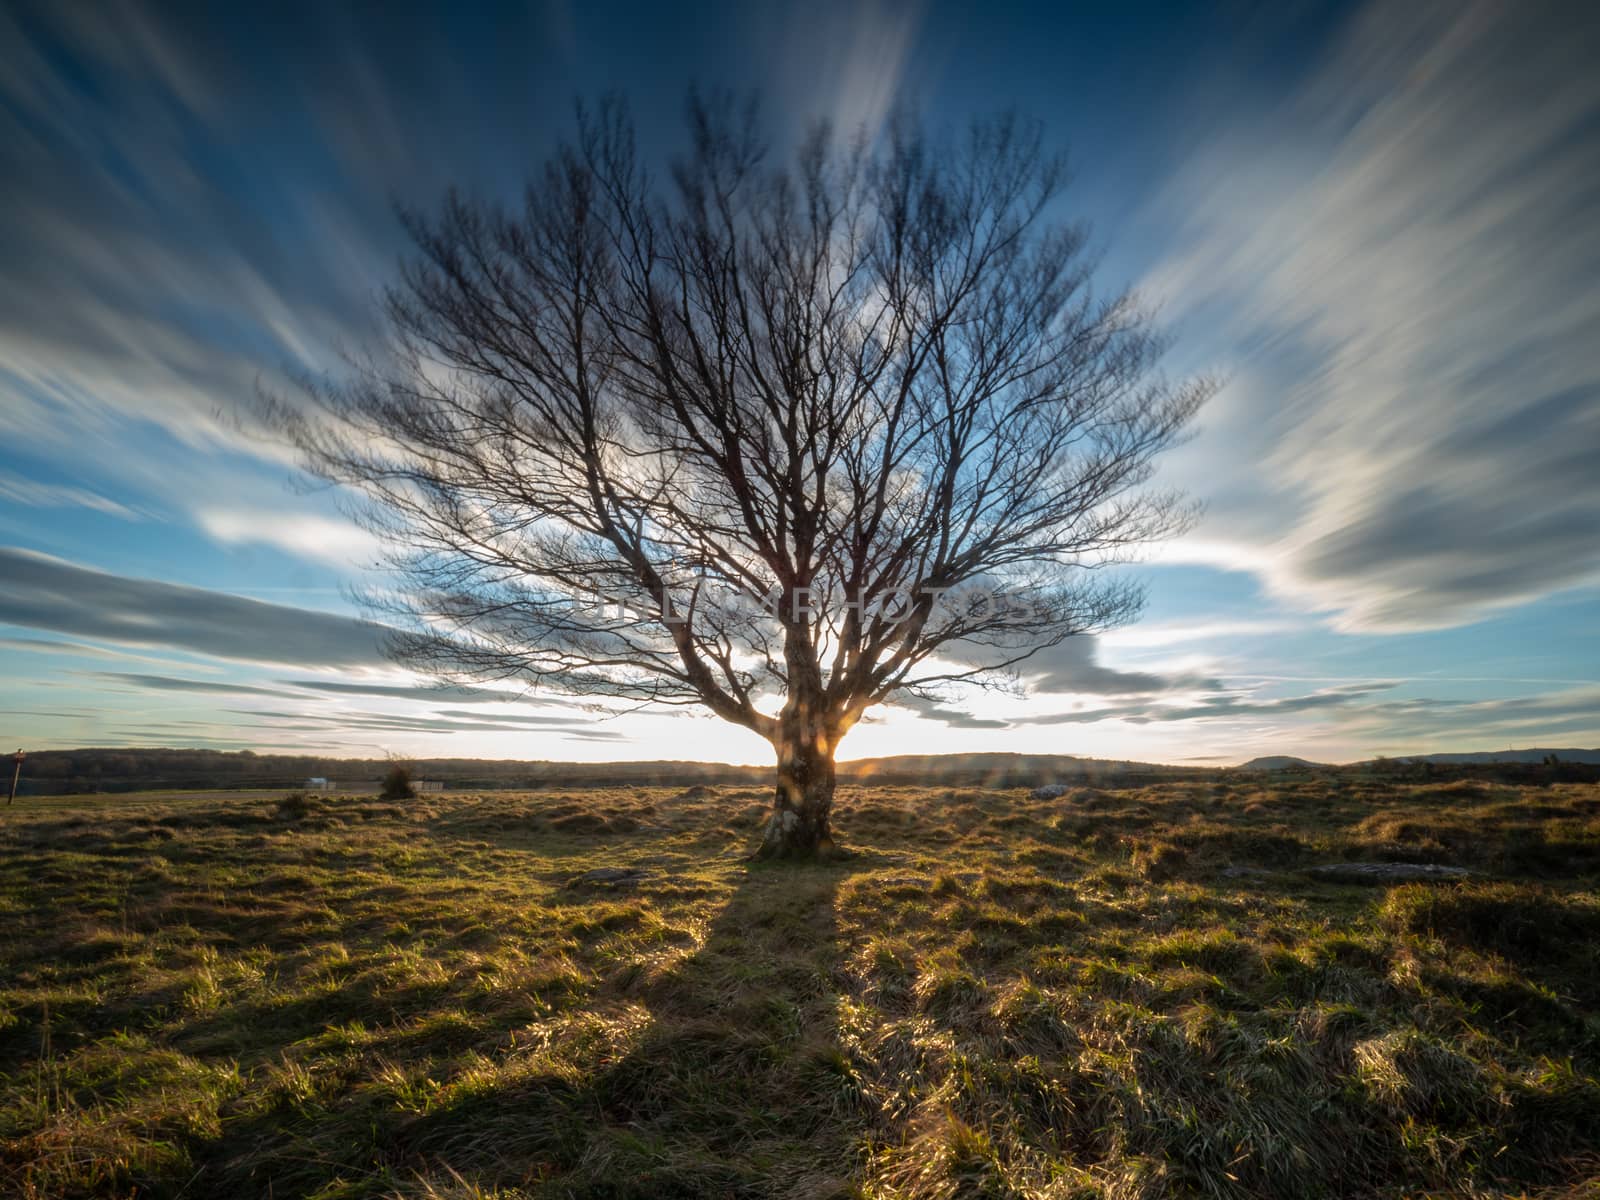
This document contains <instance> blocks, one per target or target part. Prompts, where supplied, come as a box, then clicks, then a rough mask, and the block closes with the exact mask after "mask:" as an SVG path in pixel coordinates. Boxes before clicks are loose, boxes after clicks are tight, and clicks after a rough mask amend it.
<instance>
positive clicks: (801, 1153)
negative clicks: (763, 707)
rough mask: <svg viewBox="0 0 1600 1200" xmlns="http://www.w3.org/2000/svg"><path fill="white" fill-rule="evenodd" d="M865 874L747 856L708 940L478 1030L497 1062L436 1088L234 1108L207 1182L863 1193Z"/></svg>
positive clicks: (572, 1191)
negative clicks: (857, 1088) (851, 978)
mask: <svg viewBox="0 0 1600 1200" xmlns="http://www.w3.org/2000/svg"><path fill="white" fill-rule="evenodd" d="M862 869H866V868H865V867H864V866H863V865H862V864H858V863H853V862H846V863H843V864H838V865H827V866H822V865H818V866H805V867H792V866H774V867H765V866H758V867H749V868H744V867H741V868H739V869H738V874H737V877H736V881H735V887H734V891H733V893H732V894H731V896H729V897H728V899H727V901H726V903H725V904H724V905H723V906H722V907H721V908H720V910H718V911H717V913H716V915H715V916H714V917H713V918H712V920H711V924H710V926H709V928H708V929H707V930H706V933H705V936H704V938H703V940H701V942H700V943H699V945H698V948H697V949H696V950H694V952H693V953H691V954H689V955H688V956H687V957H685V958H681V959H678V960H676V961H674V962H671V963H670V965H666V966H661V967H657V968H655V969H654V970H652V968H651V967H650V966H649V960H648V959H645V960H643V964H642V965H641V961H640V960H637V959H630V958H628V957H626V956H619V959H618V961H617V964H616V966H615V968H614V969H613V970H611V971H610V972H609V973H603V977H602V979H601V981H600V982H599V983H598V985H597V986H596V989H595V991H594V992H593V993H592V994H589V995H587V996H585V997H584V998H583V999H582V1001H581V1003H578V1004H575V1005H573V1006H570V1007H568V1008H567V1009H566V1010H565V1011H564V1012H563V1013H561V1014H558V1015H557V1016H556V1017H555V1018H553V1019H551V1020H550V1021H547V1022H543V1023H539V1027H537V1028H534V1027H528V1026H523V1027H521V1028H518V1027H515V1025H514V1022H512V1021H505V1022H504V1027H503V1028H498V1029H496V1028H490V1027H486V1026H485V1025H483V1024H481V1023H479V1024H477V1025H475V1027H474V1028H473V1029H472V1030H471V1031H470V1033H469V1040H470V1041H473V1042H475V1044H476V1045H477V1046H478V1047H479V1055H480V1056H481V1057H478V1058H477V1059H476V1063H475V1064H469V1065H467V1066H466V1069H465V1070H462V1071H460V1072H459V1073H458V1074H457V1075H456V1076H455V1077H454V1078H452V1079H451V1080H450V1086H449V1087H448V1088H447V1089H446V1091H444V1092H443V1093H442V1094H441V1095H440V1097H439V1099H438V1100H437V1101H436V1102H429V1103H422V1104H418V1105H415V1106H409V1111H408V1105H407V1103H406V1102H405V1098H404V1096H403V1094H402V1095H397V1094H396V1089H395V1088H393V1087H389V1088H382V1089H373V1088H371V1087H370V1085H365V1086H363V1085H361V1084H357V1085H356V1086H355V1087H354V1088H352V1089H351V1090H349V1091H345V1092H342V1093H340V1092H336V1093H333V1094H329V1095H326V1096H324V1097H323V1098H322V1099H321V1100H320V1102H319V1104H311V1105H303V1106H296V1109H295V1111H284V1110H283V1109H282V1108H274V1109H273V1110H272V1111H267V1112H262V1111H257V1112H255V1113H252V1114H251V1115H250V1116H248V1117H243V1116H240V1117H235V1118H234V1119H232V1120H229V1121H228V1122H227V1124H226V1126H225V1132H224V1134H223V1137H222V1138H221V1139H219V1140H218V1141H216V1142H214V1143H212V1144H211V1146H210V1147H209V1148H208V1150H207V1151H204V1152H202V1153H201V1154H200V1155H199V1156H197V1157H198V1158H199V1160H200V1162H201V1164H202V1175H201V1178H202V1179H203V1180H204V1181H205V1183H206V1185H207V1187H209V1188H210V1189H212V1192H214V1193H216V1194H224V1193H226V1194H234V1195H240V1196H243V1195H256V1194H262V1195H265V1194H267V1189H268V1188H269V1187H272V1188H274V1189H275V1190H276V1191H277V1193H278V1194H288V1192H290V1191H293V1192H295V1193H297V1194H298V1193H300V1192H302V1191H307V1192H309V1191H316V1190H317V1189H318V1188H319V1187H327V1186H329V1185H330V1184H332V1183H333V1181H335V1180H338V1179H340V1178H343V1179H344V1180H346V1181H359V1182H357V1183H355V1186H354V1188H353V1190H352V1191H351V1192H350V1194H359V1195H369V1194H383V1195H392V1194H396V1193H397V1192H398V1193H400V1194H406V1195H418V1196H463V1197H465V1196H475V1195H480V1194H485V1193H490V1192H492V1191H493V1189H500V1188H503V1189H521V1191H519V1192H518V1193H517V1194H525V1193H532V1194H534V1195H546V1194H548V1195H560V1196H563V1197H601V1196H604V1197H640V1198H643V1197H691V1196H692V1197H705V1196H763V1197H764V1196H777V1195H805V1196H807V1197H816V1198H825V1197H828V1196H830V1195H837V1196H845V1195H848V1194H849V1192H848V1186H847V1181H848V1179H849V1178H850V1176H851V1175H852V1173H853V1171H854V1170H855V1168H856V1166H857V1155H858V1150H859V1147H860V1146H861V1144H862V1143H863V1140H864V1135H865V1124H864V1122H863V1120H862V1119H861V1117H860V1115H859V1113H858V1110H857V1107H856V1097H855V1093H854V1091H853V1088H852V1085H851V1080H852V1078H853V1077H852V1075H851V1073H850V1071H849V1067H848V1063H847V1061H846V1060H845V1058H844V1056H843V1054H842V1053H841V1052H840V1050H839V1044H838V1035H837V1005H838V993H839V991H840V988H839V986H838V978H837V976H838V970H839V966H840V963H841V960H842V958H843V953H844V951H843V948H842V947H841V945H840V934H839V929H838V924H837V921H836V919H835V913H834V901H835V894H836V892H837V890H838V888H839V886H840V884H841V883H842V882H843V881H844V880H846V879H847V878H849V877H850V875H852V874H854V873H856V872H857V871H859V870H862ZM407 999H414V1000H416V1001H418V1002H420V1001H421V1000H422V998H421V997H408V998H407ZM308 1015H309V1014H306V1013H299V1014H297V1015H296V1021H295V1022H294V1023H297V1024H300V1025H301V1026H303V1025H304V1023H305V1018H306V1017H307V1016H308ZM340 1015H342V1014H340V1013H330V1014H329V1016H328V1019H335V1018H337V1017H338V1016H340ZM497 1015H498V1014H497ZM507 1015H509V1014H507ZM523 1019H524V1020H526V1018H525V1017H524V1018H523ZM491 1020H492V1018H491ZM491 1045H497V1046H498V1047H499V1049H498V1050H496V1051H494V1052H492V1053H489V1054H485V1053H484V1051H485V1050H486V1048H487V1047H488V1046H491ZM376 1049H377V1048H376V1047H373V1048H371V1049H369V1050H367V1051H366V1052H365V1053H366V1054H368V1055H370V1054H371V1053H372V1052H373V1051H374V1050H376ZM399 1050H400V1047H398V1046H389V1047H386V1048H385V1049H384V1050H383V1051H380V1052H379V1053H381V1054H383V1055H385V1056H387V1055H388V1054H392V1053H395V1052H397V1051H399ZM402 1058H403V1055H402ZM391 1061H393V1060H391ZM459 1066H460V1062H459V1060H458V1067H459ZM397 1069H403V1063H402V1064H400V1065H399V1066H398V1067H397ZM435 1069H437V1067H435ZM376 1073H377V1074H379V1075H380V1076H381V1074H382V1072H381V1071H379V1072H376ZM373 1074H374V1072H373V1071H372V1069H371V1063H367V1064H365V1065H364V1066H362V1067H361V1068H360V1070H359V1075H360V1076H362V1077H365V1078H366V1079H371V1078H372V1076H373ZM428 1082H430V1083H431V1082H432V1081H431V1080H429V1081H428ZM399 1090H400V1091H401V1092H402V1093H403V1090H404V1089H403V1087H402V1088H400V1089H399ZM319 1105H320V1109H319ZM347 1186H348V1185H347ZM474 1188H477V1189H481V1191H474V1190H473V1189H474ZM319 1194H320V1193H319ZM338 1194H341V1195H343V1194H346V1193H345V1192H342V1191H341V1192H339V1193H338Z"/></svg>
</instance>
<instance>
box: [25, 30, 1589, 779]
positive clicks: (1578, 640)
mask: <svg viewBox="0 0 1600 1200" xmlns="http://www.w3.org/2000/svg"><path fill="white" fill-rule="evenodd" d="M238 7H239V8H240V10H241V11H237V12H236V11H234V9H233V7H231V6H230V7H223V6H197V7H195V8H193V9H185V8H184V7H182V6H174V5H161V6H150V7H148V8H146V7H141V6H139V5H128V6H119V7H115V8H113V7H110V6H98V5H94V6H90V5H48V6H47V5H40V6H37V7H34V6H30V5H26V4H23V5H11V6H8V8H7V9H6V10H5V12H3V13H0V42H3V43H4V44H5V45H6V46H7V53H6V54H5V56H4V60H3V62H0V197H3V199H0V205H3V211H4V214H5V219H4V221H3V222H0V273H3V276H4V278H3V284H4V286H3V287H0V432H3V434H4V436H3V438H0V670H3V671H4V675H5V678H6V680H7V687H6V693H5V694H6V699H5V700H4V702H3V704H4V711H3V712H0V739H6V738H9V739H10V742H8V743H7V744H8V745H9V744H10V743H18V744H21V745H24V746H28V747H34V748H42V747H46V746H74V745H211V746H222V747H245V746H248V747H253V748H256V749H278V748H309V749H315V750H318V751H322V752H336V753H350V754H361V755H370V754H375V753H378V752H395V753H402V754H418V755H421V754H459V755H483V756H493V757H527V758H585V759H596V758H619V757H704V758H726V759H735V760H740V761H764V760H765V759H766V757H767V756H768V753H769V751H768V750H767V748H766V747H765V746H764V745H763V744H762V743H761V742H760V741H759V740H758V739H756V738H755V737H754V735H751V734H748V733H744V732H742V731H738V730H733V729H731V728H730V727H728V726H725V725H723V724H721V723H720V722H718V721H716V720H715V719H713V718H700V717H695V716H693V715H690V714H686V713H683V712H681V711H676V710H675V711H673V712H671V713H669V714H660V715H645V714H640V715H633V716H628V717H618V718H611V719H606V718H604V717H603V716H602V715H599V714H595V713H592V712H588V711H585V710H583V709H580V708H578V707H577V706H576V705H575V704H574V702H573V701H572V700H571V699H570V698H565V697H560V696H553V695H552V696H534V697H522V696H516V695H510V694H504V693H501V692H495V691H488V690H485V689H467V690H457V691H454V692H451V693H447V694H438V693H431V692H428V691H427V690H426V688H425V683H426V681H422V680H418V679H415V678H412V677H409V676H407V675H405V674H404V673H402V672H399V671H398V670H397V669H395V668H394V667H393V666H392V665H390V664H388V663H386V662H385V661H384V660H383V658H382V657H381V655H380V654H379V653H378V652H377V650H376V639H375V637H374V631H373V630H372V629H371V627H370V626H367V625H365V624H364V623H363V622H362V620H361V614H360V613H359V611H358V610H357V609H356V607H355V606H354V605H353V604H352V603H351V602H350V601H349V600H348V599H347V593H348V589H349V588H350V587H351V586H353V585H361V584H364V583H371V582H373V581H374V579H375V578H376V577H375V576H374V575H373V573H372V571H371V570H370V567H371V564H373V563H374V562H375V561H376V557H377V555H376V548H375V547H374V546H372V545H371V543H370V541H369V540H368V539H367V537H366V535H365V534H363V533H362V532H361V531H360V530H359V529H357V528H355V527H354V526H353V525H352V524H351V523H350V522H349V521H347V520H346V519H345V518H344V517H343V515H342V514H341V512H340V509H339V505H338V503H337V498H335V497H332V496H329V495H327V494H325V493H317V492H307V491H305V490H304V489H301V488H296V487H293V486H291V480H292V469H291V464H290V463H289V462H288V460H287V459H286V458H285V457H284V456H283V455H282V454H281V453H280V452H279V451H278V450H277V449H276V448H275V447H274V446H273V445H272V444H271V443H270V442H268V441H266V440H264V439H262V438H261V437H259V436H258V435H257V434H256V433H254V432H253V430H252V429H251V426H250V420H249V418H248V416H245V415H241V414H242V413H243V412H244V409H243V408H242V406H243V405H244V404H245V402H247V401H248V400H249V399H250V398H251V397H252V396H253V395H254V394H255V393H256V392H257V390H258V389H260V388H267V389H269V390H270V389H272V388H274V387H277V386H280V385H281V384H282V381H283V380H284V379H285V378H286V377H287V376H288V375H289V374H291V373H293V372H300V371H311V372H317V371H322V370H327V369H329V368H331V367H333V366H336V365H337V363H338V361H339V358H338V356H339V353H340V352H341V350H343V349H348V348H351V347H355V346H359V345H361V344H362V342H363V340H364V339H365V338H367V337H369V336H370V335H371V333H372V326H371V324H370V320H371V313H372V311H373V305H372V302H373V299H374V297H375V295H376V293H377V292H378V291H379V290H380V289H381V288H382V287H383V286H384V284H385V283H386V282H387V281H388V280H390V279H391V278H392V277H393V272H394V269H395V263H396V260H397V255H398V254H399V253H400V252H401V250H402V248H403V246H402V239H401V236H400V231H399V229H398V226H397V223H396V221H395V219H394V217H393V212H392V206H393V204H394V203H395V202H397V201H398V202H401V203H405V204H415V205H423V206H427V205H430V204H432V203H434V202H435V201H436V200H437V199H438V198H439V197H440V195H441V194H442V192H443V190H444V189H445V188H447V187H449V186H451V185H456V186H459V187H461V188H462V189H464V190H466V191H468V192H471V193H475V194H480V195H485V196H495V195H501V194H505V193H506V192H508V191H510V190H511V189H514V188H515V187H516V186H517V184H518V182H519V180H520V179H521V177H522V175H523V174H524V172H525V171H526V170H527V169H529V168H530V167H531V166H533V165H534V164H536V163H537V161H538V158H539V156H540V155H541V153H542V152H543V151H544V150H545V149H547V148H548V147H549V146H550V145H551V144H552V142H553V140H554V139H555V138H556V137H557V136H558V135H559V134H560V133H561V132H563V131H564V130H565V128H566V126H567V120H568V114H569V112H570V105H571V100H572V98H573V97H574V96H578V95H583V96H590V97H593V96H595V95H597V94H598V93H600V92H602V91H604V90H606V89H612V88H620V89H623V90H624V91H625V92H626V93H627V94H628V95H629V97H630V99H631V101H632V104H633V107H634V111H635V113H636V114H637V117H638V120H639V123H640V126H641V131H642V133H643V135H644V137H645V138H646V139H660V140H662V141H663V142H665V141H667V140H669V139H670V138H671V136H672V133H673V130H674V129H675V127H676V124H677V121H678V118H679V113H680V112H681V108H682V100H683V95H684V92H685V89H686V87H687V85H688V84H689V83H690V82H696V81H697V82H699V83H701V84H709V85H719V84H720V85H730V86H733V87H735V88H747V87H756V86H759V87H760V88H761V89H762V91H763V93H764V99H765V103H766V105H767V110H768V112H769V114H770V116H771V118H772V120H773V122H774V123H775V124H777V125H778V126H779V127H780V128H795V129H798V128H800V127H802V126H803V125H804V124H805V123H806V122H807V121H809V120H811V119H814V118H815V117H817V116H826V117H829V118H831V119H833V120H835V121H836V122H838V123H840V124H841V125H844V126H846V127H854V126H858V125H866V126H868V127H869V128H870V127H872V126H874V125H876V124H877V123H878V122H880V121H881V120H882V119H883V117H884V114H885V113H886V112H887V111H888V110H889V109H890V108H891V107H892V106H893V105H894V104H896V103H899V102H912V103H915V104H918V105H920V106H922V108H923V109H924V110H925V111H926V112H927V113H929V114H930V116H931V117H932V118H933V119H934V120H935V121H941V120H943V121H959V120H961V119H963V118H964V117H965V116H967V115H969V114H971V113H973V112H975V111H992V110H994V109H995V108H998V107H1003V106H1007V105H1016V106H1018V107H1020V108H1021V109H1022V110H1024V111H1025V112H1027V113H1029V114H1031V115H1034V116H1037V117H1039V118H1041V119H1042V120H1044V121H1045V122H1046V124H1047V127H1048V129H1049V132H1050V134H1051V136H1052V138H1053V139H1055V140H1057V141H1059V142H1061V143H1063V144H1065V145H1066V146H1068V147H1069V148H1070V151H1071V156H1072V160H1073V163H1074V167H1075V171H1076V178H1075V182H1074V185H1073V187H1072V189H1071V190H1070V191H1069V193H1068V197H1067V200H1068V204H1069V205H1070V207H1071V209H1072V211H1073V212H1074V213H1075V214H1077V215H1081V216H1082V217H1085V218H1087V219H1088V220H1089V221H1090V222H1092V224H1093V227H1094V230H1095V240H1096V245H1097V247H1098V248H1099V250H1100V252H1101V255H1102V267H1101V278H1102V279H1103V280H1104V281H1105V283H1106V284H1107V285H1108V286H1118V285H1123V284H1131V285H1134V286H1136V287H1137V288H1138V289H1139V290H1140V291H1141V293H1143V294H1144V296H1145V297H1146V298H1147V299H1148V300H1149V301H1150V302H1151V303H1152V304H1155V305H1158V306H1159V310H1160V312H1161V314H1162V317H1163V319H1164V321H1165V322H1166V324H1167V325H1168V326H1169V327H1170V328H1171V329H1172V331H1173V332H1174V334H1175V335H1176V344H1175V348H1174V350H1173V352H1172V355H1171V357H1170V358H1169V362H1168V365H1169V367H1170V369H1171V370H1173V371H1174V372H1189V371H1208V372H1215V373H1217V374H1219V375H1220V376H1221V377H1222V378H1223V379H1224V380H1225V385H1224V387H1223V389H1222V391H1221V393H1220V394H1219V395H1218V396H1217V398H1216V399H1215V400H1214V401H1213V402H1212V404H1211V405H1210V407H1209V408H1208V409H1207V410H1206V412H1205V413H1204V414H1203V415H1202V418H1201V427H1200V429H1199V431H1198V434H1197V436H1196V437H1195V438H1194V439H1193V440H1192V441H1191V442H1190V443H1189V444H1187V445H1186V446H1184V447H1182V448H1181V449H1180V450H1179V451H1177V452H1176V453H1174V454H1173V456H1172V457H1171V458H1170V459H1169V460H1168V461H1167V463H1166V464H1165V466H1164V467H1163V478H1164V479H1165V480H1166V481H1168V482H1172V483H1174V484H1178V485H1181V486H1183V487H1185V488H1186V489H1188V490H1189V491H1190V492H1191V493H1192V494H1193V495H1195V496H1196V497H1198V498H1199V499H1201V500H1202V501H1204V502H1205V504H1206V516H1205V519H1204V520H1203V522H1202V523H1201V524H1200V525H1199V526H1198V527H1197V528H1196V529H1195V530H1194V531H1193V532H1192V533H1191V534H1189V535H1187V536H1186V537H1185V538H1183V539H1182V540H1180V541H1177V542H1174V543H1172V544H1170V545H1167V546H1162V547H1157V548H1153V549H1152V551H1151V552H1150V554H1149V556H1148V560H1147V561H1146V562H1144V563H1142V564H1140V565H1139V566H1138V567H1137V568H1136V571H1135V573H1136V574H1137V575H1138V576H1139V577H1140V578H1141V579H1142V580H1143V581H1144V582H1145V584H1146V585H1147V586H1148V590H1149V606H1148V609H1147V612H1146V616H1145V619H1144V620H1143V621H1142V622H1140V623H1139V624H1138V625H1135V626H1133V627H1131V628H1129V629H1126V630H1123V631H1119V632H1116V633H1112V634H1108V635H1105V636H1102V637H1100V638H1097V639H1087V638H1085V639H1076V640H1074V641H1072V642H1070V643H1067V644H1066V645H1064V646H1063V647H1062V648H1060V649H1059V650H1057V651H1053V652H1051V654H1049V655H1048V656H1046V658H1045V659H1044V660H1042V661H1041V662H1039V663H1038V664H1037V668H1038V669H1037V671H1036V672H1035V675H1034V678H1033V679H1032V686H1031V688H1030V694H1029V695H1028V696H1027V697H1025V698H1021V697H1015V698H1014V697H995V696H991V695H978V696H953V697H951V698H950V699H949V700H948V701H941V702H939V703H937V704H933V703H927V702H922V703H918V704H916V705H909V706H900V707H894V708H889V709H885V710H882V711H881V712H880V713H879V714H878V719H876V720H873V721H870V722H868V723H865V724H863V725H862V726H860V727H858V729H857V730H856V731H855V732H853V733H852V734H851V736H850V739H849V741H847V742H846V743H845V745H844V747H843V751H842V752H843V753H844V754H845V755H847V756H853V755H866V754H877V753H899V752H910V751H927V750H929V749H938V750H963V749H968V750H991V749H1002V750H1021V751H1039V752H1059V753H1073V754H1089V755H1103V756H1114V757H1137V758H1146V759H1160V760H1167V761H1182V760H1200V761H1218V762H1229V761H1238V760H1241V759H1245V758H1249V757H1251V756H1253V755H1256V754H1262V753H1296V754H1304V755H1307V756H1309V757H1319V758H1332V759H1351V758H1358V757H1367V756H1370V755H1372V754H1375V753H1390V754H1393V753H1405V752H1413V751H1422V750H1445V749H1495V748H1503V747H1506V746H1511V745H1517V746H1528V745H1567V746H1572V745H1585V746H1595V745H1600V634H1597V632H1596V630H1597V628H1600V619H1597V618H1600V467H1597V465H1596V460H1597V457H1600V337H1597V336H1596V334H1595V331H1596V330H1597V329H1600V287H1597V286H1596V284H1595V280H1596V279H1600V224H1597V221H1596V215H1597V212H1600V189H1597V187H1596V176H1595V172H1594V170H1593V163H1594V162H1595V161H1600V159H1597V156H1596V151H1597V149H1600V146H1597V142H1600V76H1596V74H1595V73H1594V72H1593V71H1592V69H1591V66H1592V64H1591V63H1590V62H1589V61H1588V57H1589V55H1590V54H1591V53H1592V47H1593V46H1594V45H1595V44H1596V33H1597V32H1600V17H1597V15H1596V10H1594V9H1593V7H1592V6H1580V5H1570V6H1560V5H1541V4H1534V5H1520V4H1519V5H1513V4H1506V5H1493V4H1417V5H1398V4H1371V5H1317V4H1296V3H1289V4H1276V3H1274V4H1259V5H1252V4H1237V5H1227V6H1199V5H1196V6H1158V5H1149V4H1146V5H1121V6H1111V5H1092V6H1091V5H1081V6H1074V5H1038V6H1028V5H1015V4H986V5H983V6H966V5H956V4H937V3H930V4H926V5H901V4H887V3H883V4H872V3H865V4H811V3H808V4H804V5H781V4H739V5H720V6H719V5H712V4H704V5H693V6H681V7H675V6H666V5H640V6H628V5H622V4H618V5H610V6H580V5H576V4H564V3H549V4H545V5H542V6H540V5H530V6H518V7H515V8H511V7H507V8H505V9H494V8H491V7H489V6H471V11H470V13H469V14H468V15H465V16H463V15H461V13H459V12H456V11H454V10H453V9H452V8H451V7H447V6H437V7H421V6H404V5H393V6H390V5H386V6H382V7H379V6H360V7H358V6H335V5H316V6H297V5H287V6H273V7H271V8H270V9H266V8H263V9H261V10H259V11H248V10H246V6H238Z"/></svg>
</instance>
